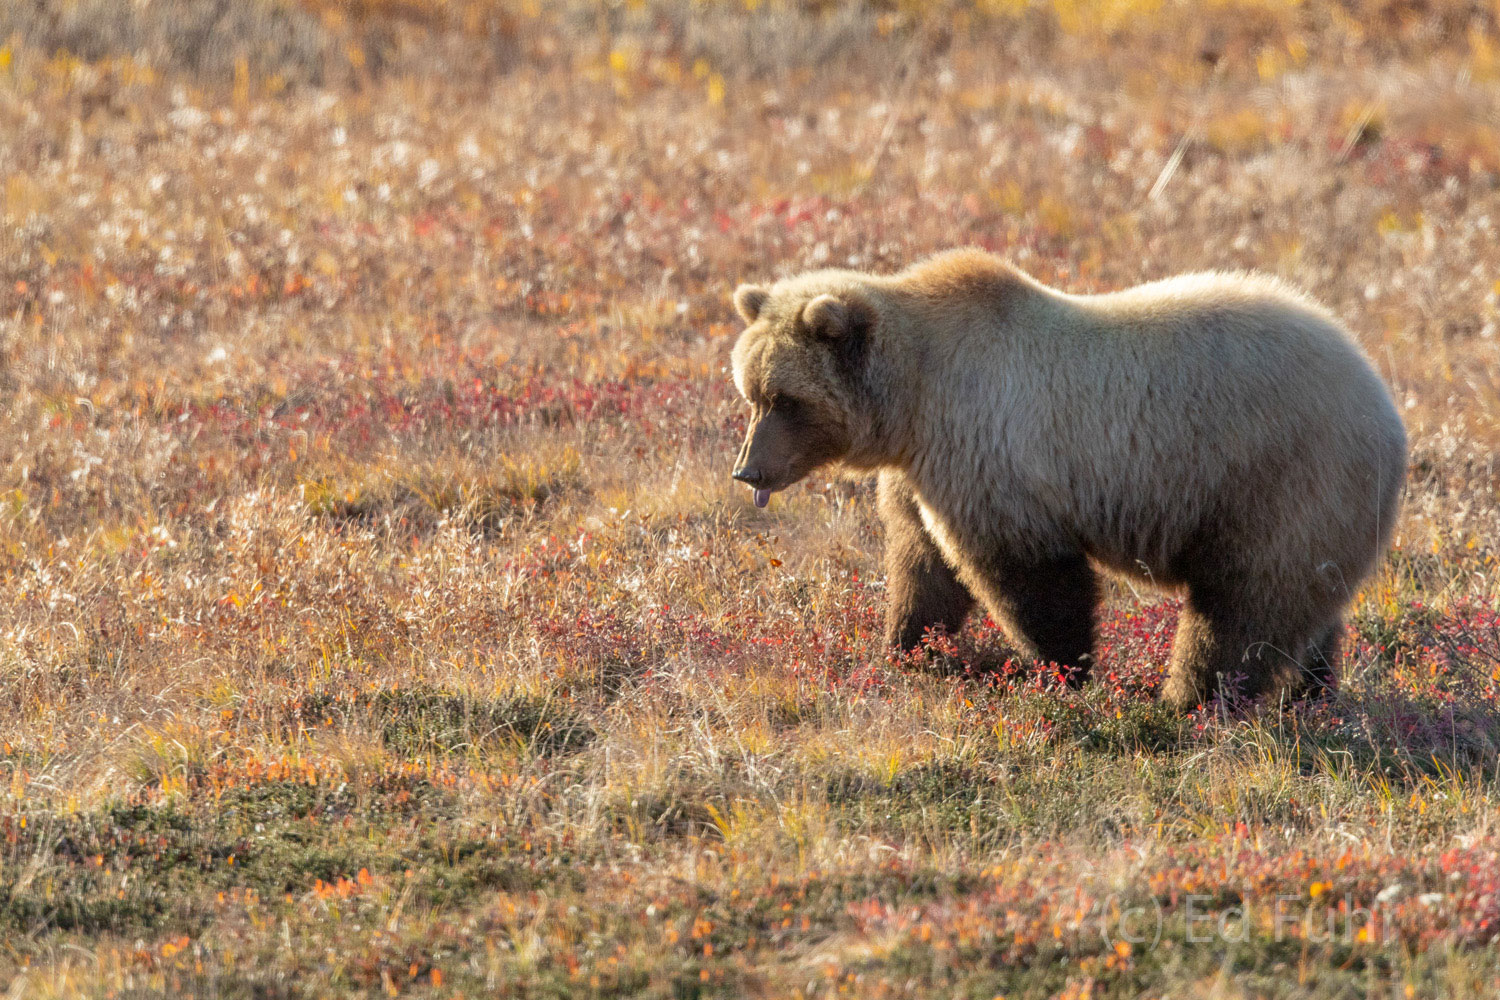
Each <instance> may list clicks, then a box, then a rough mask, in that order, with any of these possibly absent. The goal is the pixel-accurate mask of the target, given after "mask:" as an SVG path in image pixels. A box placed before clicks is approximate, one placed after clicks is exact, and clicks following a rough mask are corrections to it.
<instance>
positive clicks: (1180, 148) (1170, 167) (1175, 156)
mask: <svg viewBox="0 0 1500 1000" xmlns="http://www.w3.org/2000/svg"><path fill="white" fill-rule="evenodd" d="M1192 141H1193V133H1192V130H1189V131H1188V132H1186V133H1185V134H1184V135H1183V137H1182V138H1181V139H1180V140H1179V141H1178V143H1177V148H1176V149H1174V150H1172V155H1171V156H1169V157H1167V162H1166V165H1165V166H1163V167H1162V168H1161V173H1159V174H1157V175H1156V183H1155V184H1153V185H1151V193H1150V194H1148V195H1146V199H1147V200H1148V201H1155V200H1156V199H1158V198H1160V197H1161V193H1162V192H1163V191H1165V190H1166V188H1167V182H1168V181H1170V180H1171V179H1172V176H1173V175H1174V174H1176V173H1177V168H1178V167H1180V166H1182V157H1183V154H1185V153H1186V152H1187V148H1188V143H1190V142H1192Z"/></svg>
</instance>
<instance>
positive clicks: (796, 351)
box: [733, 275, 876, 507]
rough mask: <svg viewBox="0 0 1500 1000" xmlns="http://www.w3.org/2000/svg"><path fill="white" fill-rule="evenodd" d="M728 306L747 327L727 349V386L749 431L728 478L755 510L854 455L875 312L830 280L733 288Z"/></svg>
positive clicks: (860, 294) (863, 430)
mask: <svg viewBox="0 0 1500 1000" xmlns="http://www.w3.org/2000/svg"><path fill="white" fill-rule="evenodd" d="M818 279H822V280H818ZM734 306H735V309H736V310H738V312H739V314H740V316H742V317H743V318H744V320H745V322H746V323H747V324H749V325H748V326H747V327H746V329H745V331H744V333H742V334H741V335H740V338H739V341H738V342H737V343H736V344H735V345H734V384H735V387H736V388H738V389H739V391H740V395H741V396H743V397H744V398H745V401H746V402H747V403H749V404H750V427H749V429H748V431H747V432H746V435H745V443H744V445H743V446H742V447H741V448H740V453H739V458H738V460H737V461H736V462H735V467H734V472H733V475H734V478H735V479H738V480H739V481H740V482H742V483H745V484H746V485H748V486H750V487H751V488H752V489H753V490H754V491H755V505H756V506H757V507H764V506H765V505H766V504H767V503H768V502H769V501H770V497H771V494H772V493H774V492H775V491H777V490H782V489H785V488H787V487H788V486H791V485H792V484H793V483H795V482H797V481H798V480H799V479H801V478H802V477H803V476H806V475H807V474H808V473H809V472H811V471H813V470H814V469H816V468H817V467H818V466H820V465H826V464H827V463H829V462H835V461H839V460H841V459H848V458H849V457H850V455H851V453H852V452H858V451H859V450H861V447H862V445H863V443H864V442H863V440H862V439H863V438H864V437H865V436H866V434H867V429H868V426H869V420H868V417H867V415H866V413H865V412H864V411H865V410H866V409H867V407H866V405H865V397H866V392H865V391H864V389H863V378H862V373H863V369H864V366H865V362H866V357H867V355H868V353H869V350H870V341H871V337H872V334H873V332H874V327H875V322H876V311H875V308H874V306H873V304H872V303H871V301H870V298H869V296H868V295H867V294H866V292H865V290H863V289H861V288H860V287H859V286H858V285H857V284H856V283H854V282H852V281H849V280H838V276H836V275H827V276H825V275H813V276H809V277H807V278H803V279H794V280H792V281H789V282H782V283H780V284H777V285H775V286H773V287H770V288H766V287H764V286H761V285H741V286H740V287H739V288H738V289H737V290H736V291H735V293H734Z"/></svg>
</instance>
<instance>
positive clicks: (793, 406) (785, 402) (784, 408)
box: [771, 396, 805, 417]
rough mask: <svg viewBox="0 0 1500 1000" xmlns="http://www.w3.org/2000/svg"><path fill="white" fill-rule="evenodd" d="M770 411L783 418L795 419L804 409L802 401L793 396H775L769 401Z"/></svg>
mask: <svg viewBox="0 0 1500 1000" xmlns="http://www.w3.org/2000/svg"><path fill="white" fill-rule="evenodd" d="M771 409H773V410H775V411H776V412H777V413H779V414H781V415H782V416H783V417H795V416H798V415H799V414H801V413H802V411H803V410H804V409H805V407H804V405H803V403H802V400H800V399H798V398H797V397H795V396H777V397H776V398H775V399H773V400H772V401H771Z"/></svg>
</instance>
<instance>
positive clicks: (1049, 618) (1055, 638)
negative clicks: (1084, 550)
mask: <svg viewBox="0 0 1500 1000" xmlns="http://www.w3.org/2000/svg"><path fill="white" fill-rule="evenodd" d="M998 577H999V578H998V580H997V581H996V584H995V586H994V588H993V593H991V594H987V595H986V596H989V597H990V598H991V603H992V604H993V605H994V608H995V611H996V612H997V615H996V617H998V618H999V619H1000V620H1001V622H1002V624H1004V625H1005V626H1006V628H1007V629H1008V630H1009V631H1010V633H1011V635H1012V637H1013V638H1015V639H1016V640H1017V641H1018V642H1019V643H1020V644H1021V645H1022V646H1023V647H1024V648H1025V651H1026V652H1027V653H1029V654H1030V655H1032V656H1034V657H1036V658H1037V659H1038V660H1041V661H1042V662H1044V663H1056V664H1057V665H1058V666H1060V667H1064V668H1066V669H1067V671H1068V673H1067V679H1068V685H1069V686H1070V687H1080V686H1082V684H1083V683H1084V681H1086V680H1088V676H1089V670H1090V669H1091V668H1092V667H1093V664H1094V617H1095V613H1096V610H1097V608H1098V606H1099V600H1100V596H1101V595H1100V587H1099V576H1098V574H1097V573H1095V572H1094V568H1093V567H1092V566H1090V565H1089V561H1088V559H1087V558H1086V557H1085V556H1083V555H1081V554H1079V555H1068V556H1060V557H1057V558H1054V559H1048V560H1044V561H1040V562H1035V563H1028V564H1027V565H1024V566H1010V567H1007V568H1006V570H1005V572H1003V573H1001V574H998Z"/></svg>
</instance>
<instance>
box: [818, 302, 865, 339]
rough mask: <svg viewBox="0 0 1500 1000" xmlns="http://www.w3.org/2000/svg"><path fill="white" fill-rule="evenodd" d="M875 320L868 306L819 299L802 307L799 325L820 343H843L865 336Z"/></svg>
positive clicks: (859, 303) (863, 303) (862, 303)
mask: <svg viewBox="0 0 1500 1000" xmlns="http://www.w3.org/2000/svg"><path fill="white" fill-rule="evenodd" d="M874 320H875V313H874V310H873V309H871V308H870V305H869V303H867V302H864V301H862V300H860V299H855V298H850V299H841V298H839V297H838V296H836V295H819V296H818V297H817V298H815V299H813V300H812V301H811V302H809V303H808V304H807V305H805V306H803V307H802V325H803V326H805V327H807V329H808V330H809V331H810V332H811V333H812V334H813V336H815V337H819V338H821V339H823V340H842V339H844V338H846V337H852V336H857V335H860V334H863V333H865V332H866V331H867V330H868V329H869V328H870V325H871V324H872V323H873V322H874Z"/></svg>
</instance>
